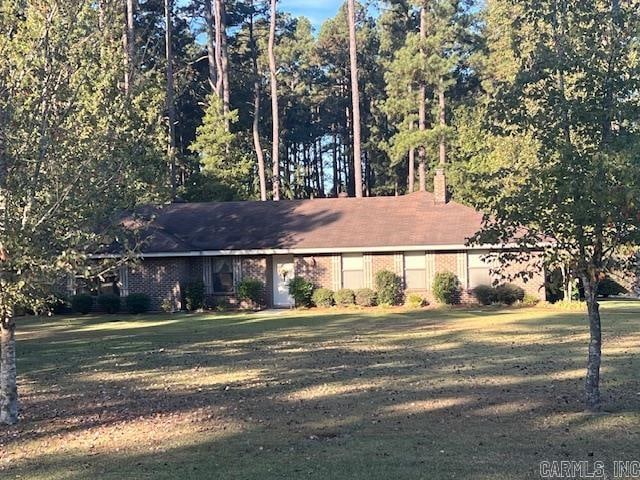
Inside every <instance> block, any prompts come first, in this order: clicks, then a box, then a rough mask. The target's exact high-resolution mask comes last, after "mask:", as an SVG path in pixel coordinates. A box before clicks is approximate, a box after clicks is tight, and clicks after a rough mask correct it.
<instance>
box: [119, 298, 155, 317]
mask: <svg viewBox="0 0 640 480" xmlns="http://www.w3.org/2000/svg"><path fill="white" fill-rule="evenodd" d="M125 303H126V305H127V310H129V312H130V313H133V314H140V313H146V312H148V311H149V309H150V308H151V298H150V297H149V295H145V294H144V293H132V294H130V295H129V296H128V297H127V298H126V299H125Z"/></svg>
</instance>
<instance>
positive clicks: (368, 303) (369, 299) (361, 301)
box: [355, 288, 376, 307]
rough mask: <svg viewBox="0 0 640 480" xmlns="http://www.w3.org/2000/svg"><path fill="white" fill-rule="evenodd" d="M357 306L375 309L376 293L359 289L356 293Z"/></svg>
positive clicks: (368, 289)
mask: <svg viewBox="0 0 640 480" xmlns="http://www.w3.org/2000/svg"><path fill="white" fill-rule="evenodd" d="M355 294H356V305H359V306H361V307H373V306H374V305H375V304H376V292H374V291H373V290H371V289H370V288H359V289H358V290H356V291H355Z"/></svg>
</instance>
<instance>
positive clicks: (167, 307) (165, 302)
mask: <svg viewBox="0 0 640 480" xmlns="http://www.w3.org/2000/svg"><path fill="white" fill-rule="evenodd" d="M160 310H162V311H163V312H165V313H174V312H175V311H176V307H175V303H174V301H173V300H172V299H171V298H163V299H162V303H160Z"/></svg>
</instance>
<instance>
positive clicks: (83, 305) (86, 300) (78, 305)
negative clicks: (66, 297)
mask: <svg viewBox="0 0 640 480" xmlns="http://www.w3.org/2000/svg"><path fill="white" fill-rule="evenodd" d="M92 307H93V297H92V296H91V295H89V294H86V293H81V294H79V295H74V296H73V297H71V309H72V310H73V311H74V312H77V313H80V314H82V315H85V314H87V313H89V312H90V311H91V308H92Z"/></svg>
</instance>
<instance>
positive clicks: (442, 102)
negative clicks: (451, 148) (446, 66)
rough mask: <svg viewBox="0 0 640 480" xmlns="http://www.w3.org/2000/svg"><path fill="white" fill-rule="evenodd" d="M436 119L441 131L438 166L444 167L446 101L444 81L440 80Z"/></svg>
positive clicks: (445, 160) (445, 158) (445, 155)
mask: <svg viewBox="0 0 640 480" xmlns="http://www.w3.org/2000/svg"><path fill="white" fill-rule="evenodd" d="M438 117H439V121H440V127H441V128H442V129H443V131H441V132H440V139H439V140H440V145H439V146H440V159H439V164H440V166H441V167H444V165H445V163H447V146H446V144H445V140H444V128H445V127H446V126H447V117H446V99H445V94H444V81H443V80H442V79H440V85H439V86H438Z"/></svg>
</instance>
